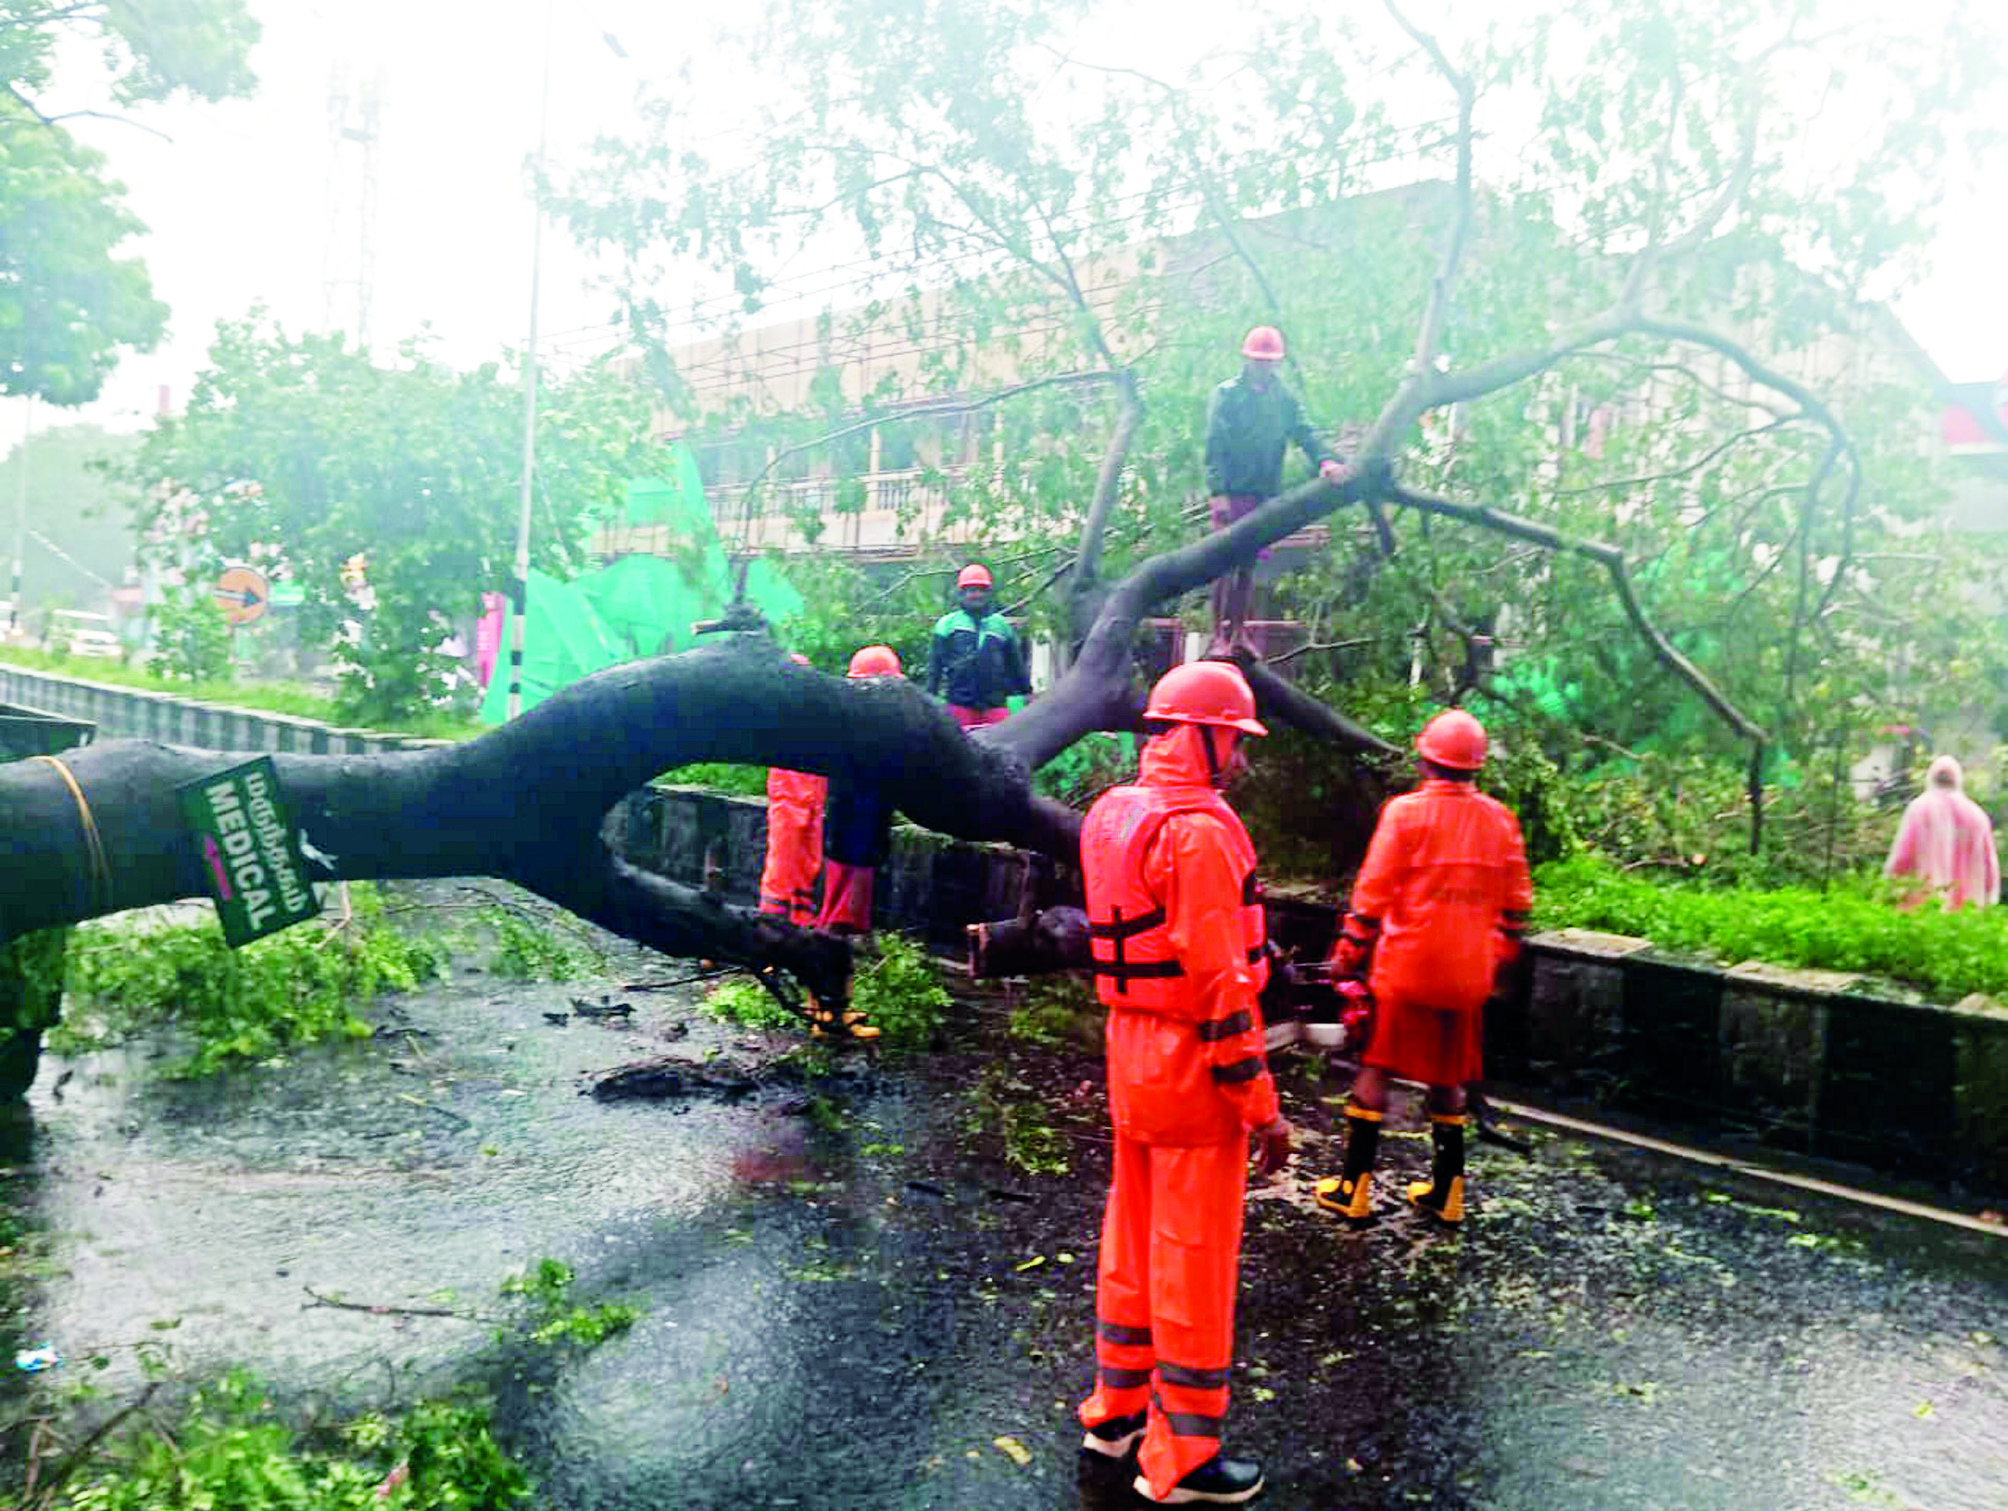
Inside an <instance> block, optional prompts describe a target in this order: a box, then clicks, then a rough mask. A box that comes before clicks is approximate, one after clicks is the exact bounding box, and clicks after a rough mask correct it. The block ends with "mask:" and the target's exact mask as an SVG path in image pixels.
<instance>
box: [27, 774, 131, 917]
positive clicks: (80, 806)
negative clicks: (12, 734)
mask: <svg viewBox="0 0 2008 1511" xmlns="http://www.w3.org/2000/svg"><path fill="white" fill-rule="evenodd" d="M28 759H29V760H31V761H41V762H43V763H45V764H46V765H50V766H53V767H55V768H56V775H57V776H59V777H61V778H62V779H63V785H64V786H65V787H67V788H69V789H70V796H71V797H73V798H75V799H76V800H77V817H78V818H79V819H80V820H81V821H82V823H83V826H84V848H85V849H87V850H88V851H89V852H90V856H91V885H92V887H93V888H94V889H95V890H96V892H97V906H98V907H99V908H100V909H101V910H106V911H108V910H109V909H110V908H111V904H112V868H111V864H110V862H109V861H107V860H106V859H105V844H104V841H103V840H102V839H100V838H99V837H98V821H97V818H96V817H95V816H94V815H93V814H92V813H91V805H90V803H89V802H88V801H86V800H85V798H84V789H83V788H82V787H80V786H78V785H77V779H76V777H74V776H73V775H71V773H70V768H69V767H68V766H66V765H64V764H63V763H62V762H61V761H60V760H58V759H57V758H56V757H55V756H49V755H38V756H30V757H28Z"/></svg>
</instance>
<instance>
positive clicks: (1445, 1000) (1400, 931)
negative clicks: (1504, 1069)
mask: <svg viewBox="0 0 2008 1511" xmlns="http://www.w3.org/2000/svg"><path fill="white" fill-rule="evenodd" d="M1415 748H1416V751H1417V753H1418V755H1419V756H1420V757H1421V762H1420V764H1421V767H1422V775H1423V783H1422V786H1421V787H1420V788H1419V789H1417V790H1416V791H1414V792H1409V793H1404V794H1403V795H1402V796H1400V797H1397V798H1393V799H1390V800H1389V802H1388V803H1387V805H1386V806H1385V807H1384V808H1382V809H1381V816H1380V823H1379V824H1378V825H1377V826H1376V827H1375V829H1374V837H1373V840H1372V842H1371V843H1370V844H1369V845H1368V846H1367V858H1366V863H1365V864H1364V865H1362V866H1361V867H1360V874H1359V878H1358V879H1357V880H1356V881H1355V882H1354V883H1353V892H1352V897H1351V898H1350V900H1349V903H1348V908H1347V912H1346V917H1345V921H1344V922H1343V923H1342V924H1341V925H1340V929H1339V939H1338V942H1337V944H1336V945H1335V946H1334V948H1333V951H1332V959H1333V962H1334V963H1335V964H1336V965H1337V967H1338V971H1339V974H1341V975H1344V976H1350V977H1359V976H1365V977H1366V978H1367V983H1368V985H1369V987H1371V989H1372V991H1373V995H1374V1000H1375V1002H1376V1004H1377V1005H1376V1011H1375V1022H1374V1033H1373V1039H1372V1040H1371V1042H1370V1043H1369V1044H1368V1046H1367V1049H1366V1053H1365V1054H1363V1055H1362V1056H1361V1057H1360V1072H1359V1075H1358V1076H1357V1077H1356V1078H1355V1079H1354V1081H1353V1090H1352V1096H1351V1097H1350V1099H1349V1100H1348V1104H1347V1106H1346V1137H1345V1146H1346V1147H1345V1159H1344V1163H1343V1165H1342V1166H1341V1171H1340V1174H1338V1175H1336V1176H1332V1177H1330V1178H1329V1179H1326V1180H1321V1181H1319V1182H1318V1183H1317V1185H1316V1187H1315V1188H1314V1193H1315V1197H1316V1200H1317V1203H1318V1205H1319V1206H1321V1207H1323V1208H1325V1209H1326V1210H1327V1211H1331V1212H1336V1213H1338V1214H1339V1215H1340V1216H1341V1217H1345V1218H1348V1219H1350V1220H1352V1221H1354V1222H1366V1221H1369V1220H1371V1218H1372V1216H1373V1170H1374V1159H1375V1156H1376V1155H1377V1154H1378V1152H1379V1149H1380V1129H1381V1118H1382V1116H1383V1115H1384V1114H1385V1113H1386V1111H1387V1080H1388V1077H1389V1076H1399V1077H1401V1078H1402V1079H1404V1080H1409V1081H1420V1082H1422V1083H1423V1084H1424V1085H1426V1086H1427V1087H1428V1088H1429V1104H1428V1105H1429V1118H1430V1133H1431V1140H1432V1146H1433V1158H1432V1162H1431V1167H1430V1178H1429V1179H1428V1180H1427V1181H1417V1182H1415V1183H1413V1184H1411V1185H1410V1186H1409V1188H1408V1199H1409V1200H1410V1201H1412V1202H1414V1203H1415V1205H1416V1206H1418V1207H1420V1208H1421V1209H1422V1210H1423V1211H1424V1212H1427V1213H1429V1214H1430V1215H1431V1216H1432V1217H1435V1218H1438V1219H1440V1220H1442V1221H1443V1222H1447V1223H1457V1222H1462V1221H1463V1220H1464V1127H1465V1122H1466V1113H1465V1107H1466V1100H1467V1099H1466V1096H1465V1090H1464V1088H1465V1086H1466V1085H1467V1084H1470V1083H1473V1082H1477V1081H1480V1080H1482V1079H1483V1078H1484V1074H1485V1071H1484V1065H1483V1062H1482V1058H1481V1053H1480V1046H1481V1044H1482V1043H1483V1039H1484V1011H1483V1009H1484V1006H1485V1002H1486V999H1487V998H1489V997H1490V996H1491V995H1492V994H1493V991H1494V989H1495V985H1496V982H1497V979H1498V976H1499V974H1500V973H1501V972H1502V971H1503V970H1505V968H1506V967H1507V966H1509V965H1510V964H1511V963H1512V962H1513V960H1514V959H1515V958H1516V957H1517V956H1518V955H1519V953H1520V942H1521V936H1522V935H1523V934H1524V933H1525V931H1526V927H1527V913H1528V910H1529V909H1531V908H1532V907H1533V905H1534V886H1533V882H1532V880H1531V879H1530V878H1529V876H1528V874H1527V852H1526V847H1525V846H1524V845H1523V844H1522V842H1521V839H1520V824H1519V821H1518V820H1517V819H1515V818H1514V817H1513V814H1512V812H1511V810H1509V809H1508V808H1507V807H1506V806H1505V805H1504V804H1503V803H1500V802H1499V801H1497V800H1496V799H1494V798H1490V797H1487V796H1486V795H1485V794H1484V793H1482V792H1480V791H1479V790H1478V789H1477V787H1476V785H1475V782H1476V779H1477V776H1478V771H1479V768H1480V767H1482V766H1483V765H1484V764H1485V755H1486V737H1485V726H1484V725H1482V724H1480V723H1479V722H1478V721H1477V720H1476V719H1474V718H1473V717H1472V716H1471V715H1470V714H1468V713H1466V712H1464V710H1462V709H1459V708H1453V709H1450V710H1448V711H1446V712H1444V713H1440V714H1438V715H1437V716H1436V717H1435V718H1433V719H1431V720H1430V721H1429V723H1428V724H1427V725H1425V726H1424V728H1423V731H1422V733H1421V734H1420V735H1419V736H1417V737H1416V742H1415Z"/></svg>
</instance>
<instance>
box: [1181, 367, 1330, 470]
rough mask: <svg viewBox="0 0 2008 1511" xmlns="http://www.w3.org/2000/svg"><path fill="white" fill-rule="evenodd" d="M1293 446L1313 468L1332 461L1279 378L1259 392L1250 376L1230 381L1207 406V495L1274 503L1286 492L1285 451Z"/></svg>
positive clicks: (1292, 395)
mask: <svg viewBox="0 0 2008 1511" xmlns="http://www.w3.org/2000/svg"><path fill="white" fill-rule="evenodd" d="M1293 441H1294V442H1295V443H1296V444H1297V446H1298V447H1299V448H1301V449H1302V451H1303V453H1304V455H1305V456H1306V457H1308V458H1309V459H1310V463H1311V465H1312V467H1314V468H1315V467H1316V466H1317V465H1318V464H1319V463H1320V462H1322V461H1325V460H1327V459H1328V458H1329V457H1330V456H1331V453H1330V452H1329V451H1326V450H1324V449H1322V448H1321V447H1320V446H1319V445H1318V438H1317V436H1315V435H1313V434H1312V433H1311V425H1310V422H1309V421H1308V420H1306V419H1305V418H1304V406H1303V405H1302V404H1300V403H1298V402H1297V396H1296V395H1295V394H1293V393H1291V392H1290V390H1289V389H1287V388H1285V387H1284V386H1283V384H1282V381H1281V380H1280V379H1277V378H1271V379H1270V380H1269V382H1268V384H1267V385H1266V386H1265V387H1262V388H1259V389H1258V388H1256V387H1254V386H1253V385H1251V384H1250V383H1249V382H1248V379H1247V377H1246V375H1245V374H1244V375H1243V376H1241V377H1238V378H1229V379H1228V380H1227V381H1226V382H1225V383H1222V384H1221V385H1220V386H1219V387H1218V388H1216V389H1214V390H1213V395H1212V397H1211V398H1209V399H1208V400H1207V403H1206V491H1207V492H1208V493H1209V494H1212V495H1213V496H1214V497H1215V498H1222V497H1249V498H1274V497H1275V496H1276V495H1277V494H1279V493H1281V492H1282V491H1283V452H1284V451H1285V450H1286V449H1287V448H1288V447H1289V445H1290V443H1291V442H1293Z"/></svg>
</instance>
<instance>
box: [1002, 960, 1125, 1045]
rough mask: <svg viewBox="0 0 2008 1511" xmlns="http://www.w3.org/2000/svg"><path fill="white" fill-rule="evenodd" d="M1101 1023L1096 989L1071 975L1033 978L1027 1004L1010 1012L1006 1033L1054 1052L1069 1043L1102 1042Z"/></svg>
mask: <svg viewBox="0 0 2008 1511" xmlns="http://www.w3.org/2000/svg"><path fill="white" fill-rule="evenodd" d="M1101 1024H1102V1004H1101V1001H1100V999H1099V998H1097V997H1096V996H1095V992H1094V988H1093V987H1091V986H1089V985H1088V983H1087V980H1086V978H1085V977H1083V976H1080V975H1076V974H1073V973H1071V972H1070V973H1067V974H1064V975H1057V976H1037V977H1034V978H1033V980H1032V982H1031V984H1030V985H1029V986H1028V987H1027V988H1026V991H1025V1000H1024V1002H1023V1003H1021V1004H1020V1005H1019V1006H1017V1007H1014V1008H1013V1009H1011V1018H1010V1021H1009V1022H1008V1023H1007V1024H1006V1026H1005V1031H1006V1032H1008V1033H1009V1034H1010V1035H1011V1037H1012V1038H1014V1039H1022V1040H1023V1041H1024V1042H1025V1043H1027V1044H1034V1045H1037V1046H1038V1047H1040V1048H1041V1049H1055V1048H1058V1047H1059V1046H1060V1045H1062V1044H1066V1043H1068V1042H1075V1043H1088V1044H1093V1043H1098V1042H1100V1037H1101Z"/></svg>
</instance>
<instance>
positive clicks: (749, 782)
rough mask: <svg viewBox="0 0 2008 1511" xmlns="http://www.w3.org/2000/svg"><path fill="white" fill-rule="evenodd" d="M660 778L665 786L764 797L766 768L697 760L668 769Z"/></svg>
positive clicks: (765, 793) (737, 795) (735, 795)
mask: <svg viewBox="0 0 2008 1511" xmlns="http://www.w3.org/2000/svg"><path fill="white" fill-rule="evenodd" d="M658 780H659V781H660V782H661V784H662V785H663V786H665V787H704V788H708V789H709V790H710V791H712V792H725V793H730V794H731V795H733V796H734V797H765V796H766V795H767V768H766V767H765V766H736V765H732V764H730V763H728V762H725V761H698V762H696V763H695V764H693V765H689V766H679V767H677V768H676V770H674V771H670V772H665V773H664V774H663V775H662V776H661V777H660V778H658Z"/></svg>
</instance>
